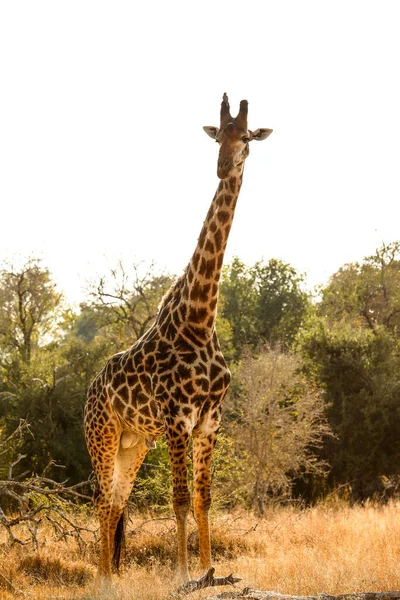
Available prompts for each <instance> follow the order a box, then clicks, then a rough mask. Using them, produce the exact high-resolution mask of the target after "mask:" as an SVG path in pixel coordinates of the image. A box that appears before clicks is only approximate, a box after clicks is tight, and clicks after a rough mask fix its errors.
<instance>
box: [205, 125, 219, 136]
mask: <svg viewBox="0 0 400 600" xmlns="http://www.w3.org/2000/svg"><path fill="white" fill-rule="evenodd" d="M203 129H204V131H205V132H206V134H207V135H209V136H210V138H212V139H213V140H216V139H217V135H218V133H219V129H218V127H211V126H209V125H205V126H204V127H203Z"/></svg>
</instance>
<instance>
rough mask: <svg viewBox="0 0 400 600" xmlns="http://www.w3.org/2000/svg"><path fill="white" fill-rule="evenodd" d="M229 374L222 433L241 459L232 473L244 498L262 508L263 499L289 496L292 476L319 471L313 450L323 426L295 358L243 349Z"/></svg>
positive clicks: (316, 398) (318, 403)
mask: <svg viewBox="0 0 400 600" xmlns="http://www.w3.org/2000/svg"><path fill="white" fill-rule="evenodd" d="M235 375H236V378H237V381H238V383H239V385H238V386H237V387H236V393H233V394H231V395H230V397H229V399H228V401H227V405H226V409H225V410H226V411H227V412H228V413H229V421H228V425H227V432H228V434H229V435H230V436H231V438H232V440H233V443H234V447H235V454H236V456H238V457H239V458H240V461H241V463H242V469H241V472H240V473H239V474H238V478H239V481H240V484H241V486H242V487H243V488H244V489H245V490H246V492H247V498H248V503H249V505H250V506H251V507H252V508H257V509H258V510H259V511H260V512H264V506H265V503H266V502H267V500H268V498H270V497H276V496H280V497H282V496H288V495H289V496H290V492H291V487H292V484H293V480H294V478H295V477H296V476H298V475H300V474H302V473H314V474H320V473H322V472H324V471H325V467H326V465H325V464H324V462H323V461H322V460H321V459H318V458H317V456H316V453H315V450H316V448H318V447H320V446H321V444H322V441H323V439H324V437H325V436H327V435H328V434H329V427H328V425H327V423H326V418H325V416H324V406H323V401H322V399H321V397H320V394H319V393H318V390H317V389H316V387H315V386H313V385H310V383H308V382H307V381H306V379H305V377H304V375H303V374H302V373H301V362H300V360H299V358H298V357H296V356H294V355H289V354H286V353H283V352H281V351H280V350H279V349H278V348H275V349H272V348H269V349H264V350H263V351H262V352H261V353H260V354H259V355H257V356H252V355H251V354H250V353H249V354H247V355H246V356H244V358H242V360H241V361H240V363H239V366H238V368H237V371H236V373H235Z"/></svg>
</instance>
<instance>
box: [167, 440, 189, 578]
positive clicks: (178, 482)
mask: <svg viewBox="0 0 400 600" xmlns="http://www.w3.org/2000/svg"><path fill="white" fill-rule="evenodd" d="M188 441H189V434H187V433H178V432H177V431H174V430H171V429H168V430H167V443H168V453H169V457H170V461H171V469H172V486H173V492H172V493H173V497H172V503H173V507H174V512H175V516H176V526H177V538H178V576H179V579H180V580H181V581H182V582H185V581H188V580H189V569H188V551H187V516H188V513H189V508H190V492H189V488H188V481H187V457H186V455H187V446H188Z"/></svg>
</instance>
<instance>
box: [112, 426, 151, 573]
mask: <svg viewBox="0 0 400 600" xmlns="http://www.w3.org/2000/svg"><path fill="white" fill-rule="evenodd" d="M147 452H148V445H147V444H146V440H145V438H144V437H142V436H140V437H139V436H137V439H136V440H135V443H134V445H133V446H132V447H128V448H124V447H123V445H122V443H121V444H120V447H119V450H118V453H117V456H116V458H115V466H114V486H113V495H112V508H111V515H110V528H109V544H110V548H113V555H112V564H113V566H114V567H115V568H116V569H117V570H119V563H120V558H121V550H122V548H123V547H124V543H125V524H126V516H127V515H126V506H127V503H128V499H129V495H130V493H131V490H132V486H133V483H134V481H135V479H136V475H137V473H138V471H139V469H140V465H141V464H142V462H143V459H144V457H145V456H146V454H147Z"/></svg>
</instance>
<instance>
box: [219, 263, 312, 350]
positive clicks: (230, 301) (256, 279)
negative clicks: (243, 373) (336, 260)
mask: <svg viewBox="0 0 400 600" xmlns="http://www.w3.org/2000/svg"><path fill="white" fill-rule="evenodd" d="M303 283H304V280H303V277H302V276H301V275H298V274H297V273H296V271H295V269H293V267H291V266H290V265H288V264H286V263H283V262H282V261H279V260H276V259H271V260H270V261H269V262H268V263H263V262H262V261H259V262H257V263H255V265H253V266H252V267H248V266H246V265H245V264H244V263H243V262H242V261H241V260H240V259H239V258H238V257H235V258H234V259H233V260H232V262H231V263H230V264H229V265H227V266H226V267H225V269H224V272H223V277H222V284H221V295H222V299H223V304H222V310H221V315H222V317H224V318H225V319H227V320H228V321H229V323H230V325H231V327H232V341H233V345H234V348H235V351H236V358H238V357H239V356H240V354H241V352H242V349H243V348H244V347H245V346H252V347H253V348H254V347H257V346H258V345H259V344H260V343H263V342H264V343H265V342H267V343H274V342H277V341H279V342H280V343H281V344H283V345H285V346H289V345H290V344H291V343H292V342H293V340H294V338H295V336H296V333H297V331H298V329H299V327H300V326H301V324H302V322H303V320H304V318H305V316H306V314H307V311H308V309H309V305H310V299H309V296H308V294H307V293H306V292H305V291H304V290H303Z"/></svg>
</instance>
